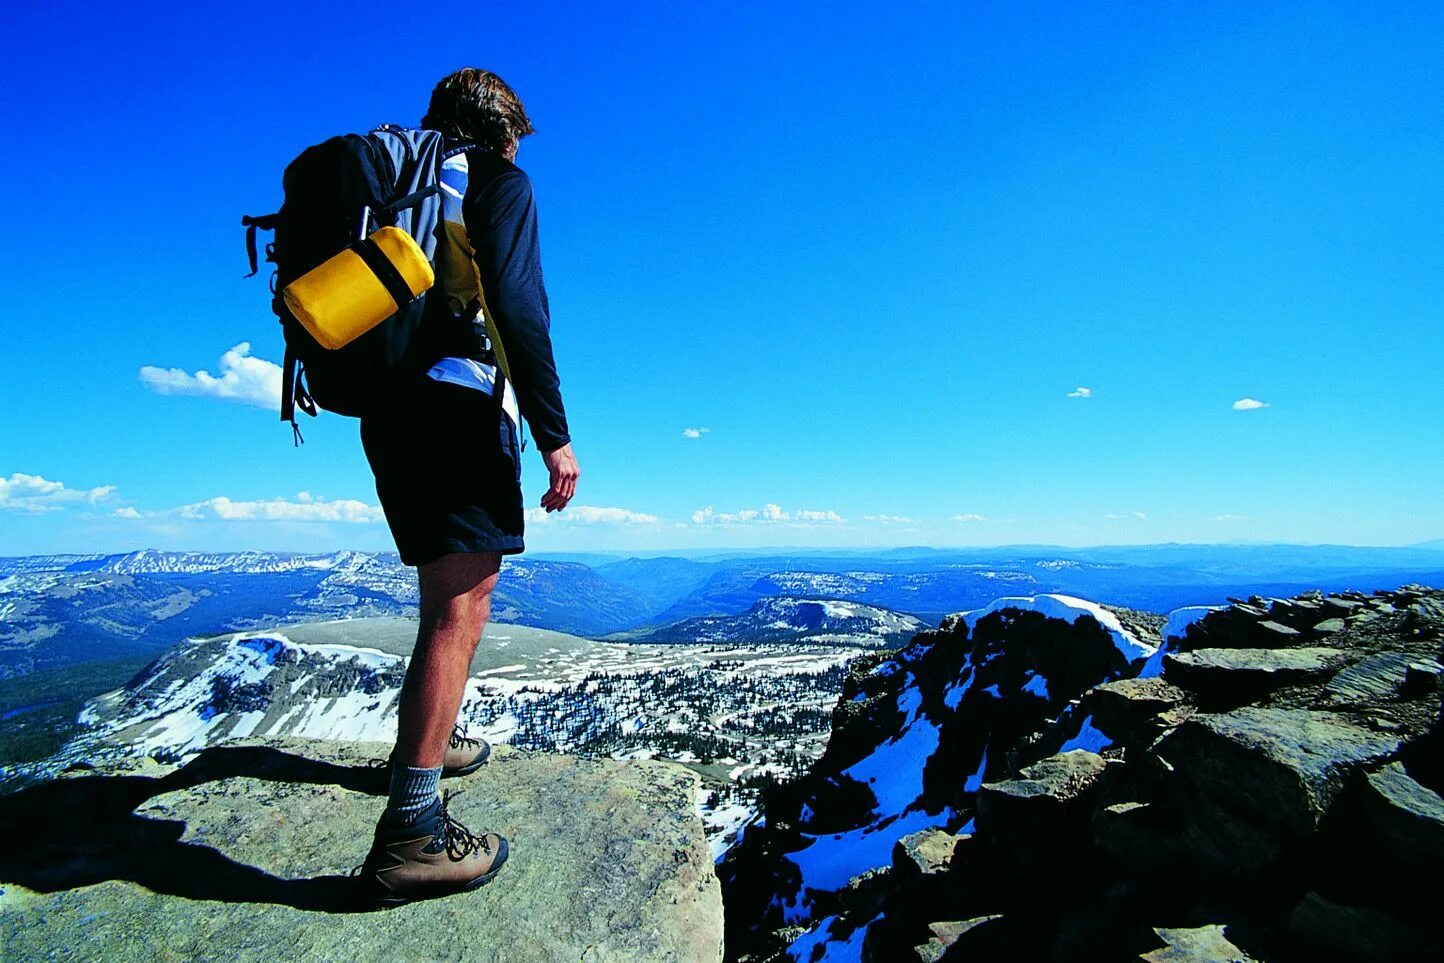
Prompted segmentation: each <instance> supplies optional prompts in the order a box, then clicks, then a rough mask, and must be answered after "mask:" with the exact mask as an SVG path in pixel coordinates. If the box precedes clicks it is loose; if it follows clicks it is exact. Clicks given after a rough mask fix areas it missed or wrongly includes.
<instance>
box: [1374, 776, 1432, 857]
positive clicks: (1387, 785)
mask: <svg viewBox="0 0 1444 963" xmlns="http://www.w3.org/2000/svg"><path fill="white" fill-rule="evenodd" d="M1363 798H1364V802H1363V819H1362V822H1361V825H1360V827H1359V834H1360V836H1361V838H1362V839H1364V840H1367V841H1368V842H1369V843H1371V844H1373V845H1376V846H1378V847H1379V848H1381V849H1383V850H1385V851H1387V853H1388V854H1389V855H1390V856H1392V857H1393V858H1394V859H1396V860H1398V861H1400V862H1403V863H1409V864H1412V865H1415V866H1417V867H1419V868H1420V869H1426V870H1429V871H1431V872H1433V871H1435V870H1437V869H1438V867H1439V866H1441V865H1444V799H1441V798H1440V796H1439V794H1438V793H1436V792H1434V791H1433V790H1432V789H1429V788H1428V787H1427V786H1423V785H1420V784H1419V783H1418V782H1417V781H1415V780H1414V779H1413V778H1412V777H1410V775H1409V774H1408V773H1407V772H1406V771H1405V770H1404V767H1403V765H1402V764H1400V763H1397V762H1394V763H1390V764H1389V765H1387V766H1385V767H1384V768H1383V769H1380V770H1379V771H1378V772H1373V773H1370V774H1369V778H1368V779H1367V780H1365V783H1364V789H1363Z"/></svg>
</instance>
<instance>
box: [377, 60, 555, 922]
mask: <svg viewBox="0 0 1444 963" xmlns="http://www.w3.org/2000/svg"><path fill="white" fill-rule="evenodd" d="M421 123H422V126H423V127H425V128H428V129H431V130H439V131H441V132H442V133H444V134H446V135H447V137H448V142H449V143H450V142H454V143H456V144H457V145H461V144H471V145H474V146H473V147H471V148H469V149H467V150H466V151H465V152H464V153H459V154H457V155H456V156H455V157H453V158H451V159H449V160H447V161H446V162H445V164H444V165H443V168H442V177H441V187H442V219H443V225H442V228H441V234H440V235H439V237H438V246H437V255H436V267H437V284H436V286H435V287H434V288H433V289H432V290H431V291H430V292H428V294H427V306H426V317H425V320H424V322H423V330H424V332H425V333H426V334H425V336H426V337H427V338H428V339H430V340H431V343H432V344H433V345H434V347H435V350H433V351H431V352H429V357H439V358H440V360H439V361H437V362H436V363H435V365H434V366H433V367H431V369H430V370H429V371H428V372H427V373H426V377H424V378H420V379H418V381H417V383H416V385H415V386H414V388H413V389H410V390H408V391H406V392H405V394H404V396H403V397H402V398H400V399H398V400H397V402H396V403H395V404H391V405H387V406H386V411H385V412H384V413H379V414H377V415H374V416H369V417H366V418H363V419H362V421H361V441H362V445H363V447H364V448H365V450H366V458H367V460H368V461H369V462H370V464H371V469H372V471H373V472H374V473H375V475H376V492H377V494H378V496H379V497H380V500H381V506H382V508H383V509H384V510H385V513H386V521H387V523H388V525H389V526H390V528H391V532H392V535H393V536H394V537H395V539H396V546H397V549H398V550H399V551H400V552H401V559H402V561H403V562H404V563H405V564H407V565H414V566H416V567H417V569H418V577H419V580H420V584H421V626H420V631H419V633H418V635H417V639H416V650H415V652H414V653H413V654H412V657H411V664H410V666H409V667H408V668H407V671H406V680H405V683H404V684H403V686H402V689H401V702H400V711H399V720H398V726H397V739H396V748H395V750H394V752H393V753H392V757H391V790H390V797H389V799H388V801H387V804H386V810H385V812H384V813H383V814H382V816H381V819H380V822H379V823H378V824H377V827H376V836H375V840H374V842H373V845H372V847H371V852H370V853H369V855H368V856H367V857H366V862H365V863H364V864H363V866H362V869H361V875H362V878H363V882H364V883H365V885H366V886H368V888H369V889H370V891H371V894H372V895H373V897H374V898H375V899H376V900H378V901H379V902H382V903H385V904H397V903H404V902H408V901H410V900H413V899H421V898H426V897H429V896H440V895H445V894H447V893H453V892H458V891H461V890H467V889H473V888H475V887H477V886H480V885H481V884H483V883H485V882H487V881H488V880H490V879H491V878H492V877H493V876H495V875H496V873H497V872H498V871H499V870H500V869H501V866H502V864H503V863H505V861H506V858H507V843H506V840H505V839H503V838H502V837H501V836H499V835H497V834H496V833H481V834H476V833H473V832H471V831H470V830H468V829H466V828H465V827H464V826H462V825H461V824H460V823H459V822H457V821H456V819H455V818H454V817H452V816H451V815H450V814H449V813H448V812H447V809H446V804H445V802H444V800H443V799H442V798H441V796H440V794H439V791H438V789H439V786H438V781H439V780H440V778H441V777H443V776H455V775H464V774H466V773H468V772H470V771H472V770H474V769H475V768H477V767H478V766H479V765H480V764H481V763H482V762H483V761H484V760H485V759H486V756H487V754H488V753H489V751H490V748H489V747H488V746H487V745H486V743H485V742H484V741H482V740H479V739H469V738H467V737H466V733H465V730H464V729H463V728H461V727H458V726H456V719H457V714H458V712H459V711H460V708H461V700H462V693H463V689H464V688H465V685H466V679H467V673H468V669H469V666H470V664H471V658H472V655H473V653H474V652H475V649H476V645H477V643H478V641H479V640H480V638H481V633H482V629H483V628H484V627H485V625H486V620H487V616H488V615H489V613H490V607H491V592H492V589H493V588H495V586H496V581H497V575H498V573H499V571H500V569H501V557H502V556H503V555H508V554H512V553H516V552H520V551H522V549H523V542H522V529H523V512H522V500H521V486H520V481H521V451H520V449H521V444H520V429H519V426H518V418H517V413H518V409H519V410H520V415H521V416H522V417H524V418H525V419H526V421H527V424H528V426H529V427H530V428H531V433H532V437H533V438H534V439H535V441H536V444H537V447H538V448H539V449H540V450H541V454H542V460H543V461H544V462H545V463H546V466H547V470H548V472H549V473H550V475H551V479H550V481H551V484H550V487H549V488H548V490H547V492H546V494H545V495H543V496H542V498H541V504H542V507H543V508H545V509H546V510H547V511H548V512H553V511H561V510H562V509H564V508H565V507H566V505H567V503H568V502H569V501H570V500H571V498H572V495H573V494H574V493H575V491H576V485H577V477H578V469H577V461H576V457H575V456H574V455H573V453H572V446H571V438H570V435H569V434H568V431H567V420H566V414H565V411H564V409H563V407H562V399H561V393H560V390H559V382H558V378H557V373H556V365H555V362H554V361H553V358H552V347H551V337H550V333H549V331H550V318H549V313H548V305H547V296H546V289H545V287H544V286H543V283H542V273H541V257H540V250H539V247H538V243H537V222H536V207H535V204H534V202H533V199H532V189H531V181H530V180H529V179H528V178H527V175H526V174H525V173H524V172H523V171H522V170H521V168H519V167H517V166H516V164H515V163H514V161H515V159H516V151H517V145H518V143H519V142H520V140H521V139H522V138H523V137H526V136H527V135H529V134H531V133H533V132H534V131H533V129H532V125H531V121H530V120H529V119H528V117H527V115H526V110H525V108H524V107H523V106H522V102H521V99H520V98H519V97H517V95H516V93H515V92H514V91H513V90H512V89H511V88H510V87H508V86H507V85H506V83H505V82H503V81H502V79H501V78H500V77H498V76H497V75H496V74H494V73H491V72H490V71H485V70H477V69H473V68H467V69H464V70H459V71H457V72H456V73H454V74H451V75H450V76H448V77H446V78H444V79H443V80H442V81H441V82H440V83H439V84H438V85H437V86H436V89H435V90H434V91H433V92H432V95H431V105H430V107H429V109H428V110H427V114H426V117H425V118H424V119H423V120H422V122H421ZM443 355H444V356H443ZM513 376H514V378H515V380H514V381H513Z"/></svg>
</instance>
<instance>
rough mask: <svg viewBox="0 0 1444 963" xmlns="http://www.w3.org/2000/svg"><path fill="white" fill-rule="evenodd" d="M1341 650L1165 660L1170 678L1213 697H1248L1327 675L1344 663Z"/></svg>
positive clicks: (1214, 652)
mask: <svg viewBox="0 0 1444 963" xmlns="http://www.w3.org/2000/svg"><path fill="white" fill-rule="evenodd" d="M1345 659H1346V656H1345V654H1344V653H1343V652H1341V651H1339V650H1338V649H1330V648H1319V647H1313V648H1298V649H1194V650H1193V651H1192V652H1179V653H1175V654H1171V655H1166V656H1164V657H1163V666H1164V673H1165V676H1166V677H1167V678H1168V679H1171V680H1172V681H1174V682H1177V683H1179V684H1180V685H1183V686H1186V687H1187V688H1190V689H1194V690H1197V691H1199V692H1203V693H1206V694H1210V695H1218V694H1227V693H1238V694H1239V695H1245V694H1250V693H1257V692H1259V691H1263V690H1267V689H1271V688H1275V687H1278V686H1281V685H1288V684H1290V683H1293V682H1301V681H1303V680H1305V679H1310V678H1316V677H1320V676H1324V675H1327V674H1328V673H1330V672H1332V671H1334V670H1335V669H1338V668H1339V667H1340V666H1341V665H1343V664H1344V661H1345Z"/></svg>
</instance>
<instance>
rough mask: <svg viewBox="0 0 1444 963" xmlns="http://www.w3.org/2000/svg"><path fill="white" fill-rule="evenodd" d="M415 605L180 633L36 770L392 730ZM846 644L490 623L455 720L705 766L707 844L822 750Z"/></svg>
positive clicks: (545, 746) (589, 748) (537, 746)
mask: <svg viewBox="0 0 1444 963" xmlns="http://www.w3.org/2000/svg"><path fill="white" fill-rule="evenodd" d="M415 634H416V623H415V621H414V620H411V619H402V618H377V619H349V620H339V621H331V622H321V623H311V624H302V625H294V626H289V627H288V628H287V629H286V630H285V631H284V632H277V631H256V632H237V633H229V634H226V635H222V636H217V637H212V638H205V639H190V640H187V641H185V642H182V643H181V644H179V645H176V646H174V647H173V648H171V649H169V650H168V651H166V652H165V653H164V654H163V655H162V656H161V657H160V658H158V659H157V660H156V661H154V662H153V663H152V664H151V665H149V666H148V667H146V668H145V669H144V670H143V671H142V672H141V673H140V674H139V675H137V676H136V677H135V678H134V679H132V680H131V681H130V682H129V683H127V684H126V685H125V686H123V687H122V688H120V689H118V690H116V691H113V692H109V693H106V694H103V695H101V696H99V697H97V698H94V699H92V700H91V701H90V702H89V703H87V704H86V706H85V709H84V710H83V712H82V713H81V718H80V723H81V730H80V732H79V733H78V734H77V735H76V736H74V737H73V738H72V739H71V741H70V742H69V743H68V744H67V745H66V746H65V747H63V748H62V749H61V751H60V752H59V753H57V754H56V755H55V756H53V757H52V758H50V759H49V760H46V761H44V762H41V763H38V764H35V765H34V766H32V767H30V768H28V769H26V770H25V771H24V772H21V771H19V770H16V771H13V772H6V771H5V770H4V769H3V768H0V782H5V781H6V779H8V778H11V777H20V778H22V779H24V780H27V781H28V780H33V779H35V778H43V777H44V776H46V775H47V774H53V773H54V772H55V771H58V770H59V769H63V768H64V767H65V766H66V765H69V764H71V763H75V762H86V761H95V760H97V759H101V758H107V757H111V756H137V755H153V756H158V757H160V758H167V759H169V758H177V757H186V756H188V755H190V754H192V753H195V752H198V751H200V750H204V749H206V748H210V747H213V746H218V745H221V744H223V743H225V742H227V741H230V740H234V739H238V738H243V737H254V738H264V739H280V738H293V737H301V738H321V739H335V740H359V741H378V742H387V741H389V740H391V739H393V738H394V737H395V733H396V714H397V703H398V699H399V696H400V691H401V684H402V681H403V678H404V674H405V665H406V662H405V660H406V656H407V655H408V654H409V653H410V651H411V647H412V644H413V642H414V639H415ZM860 654H861V651H860V650H859V649H858V648H856V647H854V646H843V645H818V644H807V643H774V644H766V643H747V644H739V645H728V644H723V643H718V642H709V643H706V644H693V645H653V644H634V643H618V642H597V641H593V640H590V639H584V638H580V637H577V636H570V635H565V634H563V633H558V632H551V631H547V630H543V629H535V628H530V627H526V626H518V625H505V624H502V623H492V624H490V625H489V626H488V627H487V633H486V636H485V638H484V639H483V642H482V645H481V647H480V648H479V650H478V653H477V656H476V658H475V659H474V660H473V663H472V666H471V671H472V674H471V678H470V679H469V680H468V682H467V688H466V694H465V697H464V700H463V704H462V711H461V717H462V721H464V722H465V723H466V724H467V725H468V727H469V729H470V731H471V732H473V733H476V734H479V735H481V736H483V737H485V738H486V739H488V740H490V741H492V742H494V743H501V742H506V743H510V744H512V745H515V746H518V747H520V748H525V749H533V750H542V751H553V752H568V753H577V754H581V755H587V756H612V757H618V758H653V757H661V758H667V759H673V760H677V761H680V762H687V763H697V764H701V765H704V766H707V767H708V771H707V775H706V780H705V793H704V795H703V798H702V799H701V800H700V805H701V808H702V813H703V817H704V820H705V823H706V827H707V833H708V837H709V839H711V840H712V844H713V846H714V855H720V853H721V852H722V851H723V850H724V849H725V848H726V846H727V845H728V844H729V843H730V841H731V839H732V836H733V834H734V832H735V830H736V828H737V826H738V825H740V824H741V823H743V822H745V821H747V820H748V819H750V818H751V817H752V816H753V815H754V813H755V804H756V798H757V794H758V792H759V790H760V788H761V786H763V785H765V784H767V783H768V782H770V781H772V780H774V779H776V778H779V777H789V776H793V775H796V774H797V773H800V772H802V771H803V770H805V769H806V767H807V766H808V765H810V764H811V762H812V761H813V760H814V759H816V758H817V756H818V755H820V754H821V752H822V748H823V746H824V745H825V743H826V739H827V720H828V710H829V708H830V707H831V705H832V704H833V703H834V702H835V701H836V699H837V694H838V693H839V692H840V691H841V689H842V683H843V677H844V673H845V671H846V666H847V664H848V662H849V661H851V660H852V659H855V658H857V657H859V655H860Z"/></svg>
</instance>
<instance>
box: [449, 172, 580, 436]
mask: <svg viewBox="0 0 1444 963" xmlns="http://www.w3.org/2000/svg"><path fill="white" fill-rule="evenodd" d="M467 166H468V168H469V176H468V178H467V187H466V195H465V198H464V200H463V202H462V215H463V217H464V219H465V221H466V232H467V235H468V237H469V238H470V241H471V246H472V249H473V252H474V254H473V256H474V258H475V260H476V266H477V270H478V272H479V274H480V280H481V291H482V297H483V298H484V299H485V301H486V307H487V310H488V312H489V313H490V314H491V318H492V321H493V322H494V323H495V325H496V328H497V334H498V335H499V336H500V342H501V344H500V347H499V348H498V352H499V353H500V354H501V355H502V356H503V357H504V359H505V362H506V367H507V369H508V373H509V374H510V376H511V379H512V387H513V390H514V391H515V392H516V398H517V404H518V405H519V407H520V408H521V414H522V417H523V418H525V419H526V423H527V425H528V426H530V428H531V434H532V437H533V438H534V439H536V443H537V447H538V448H540V449H541V450H542V451H552V450H553V449H556V448H560V447H562V446H563V445H565V444H567V443H568V442H569V441H571V435H570V433H569V432H568V430H567V415H566V409H565V408H563V406H562V394H561V382H560V379H559V378H558V377H557V368H556V360H555V358H554V357H553V355H552V341H551V309H550V305H549V304H548V302H547V292H546V286H545V285H544V284H543V282H542V266H541V245H540V242H539V240H538V237H537V216H536V201H535V199H534V198H533V197H532V187H531V179H530V178H529V177H527V175H526V172H525V171H523V170H522V169H521V168H519V167H517V166H516V165H515V164H513V163H511V162H510V161H508V160H506V159H505V158H503V157H501V156H500V155H499V154H497V153H495V152H492V151H481V150H472V151H468V152H467Z"/></svg>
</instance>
